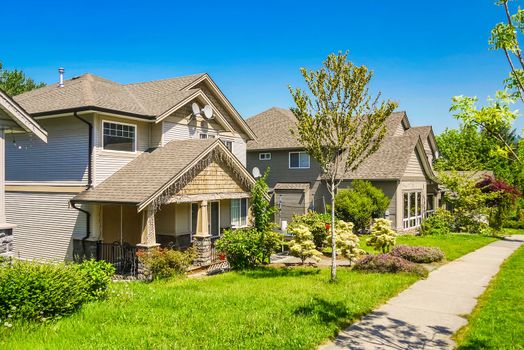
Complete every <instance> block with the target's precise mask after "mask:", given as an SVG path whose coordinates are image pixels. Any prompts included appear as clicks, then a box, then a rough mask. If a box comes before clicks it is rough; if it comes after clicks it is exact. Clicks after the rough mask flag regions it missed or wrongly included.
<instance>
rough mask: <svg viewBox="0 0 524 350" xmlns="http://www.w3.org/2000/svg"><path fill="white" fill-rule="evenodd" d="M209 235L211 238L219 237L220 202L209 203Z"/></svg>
mask: <svg viewBox="0 0 524 350" xmlns="http://www.w3.org/2000/svg"><path fill="white" fill-rule="evenodd" d="M208 209H209V211H208V214H209V233H210V234H211V236H213V237H218V236H219V235H220V202H209V207H208Z"/></svg>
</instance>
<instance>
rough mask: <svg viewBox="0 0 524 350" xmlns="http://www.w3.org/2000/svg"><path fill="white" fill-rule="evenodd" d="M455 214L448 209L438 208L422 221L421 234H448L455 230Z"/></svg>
mask: <svg viewBox="0 0 524 350" xmlns="http://www.w3.org/2000/svg"><path fill="white" fill-rule="evenodd" d="M453 221H454V218H453V215H452V214H451V213H450V212H449V211H448V210H446V209H437V210H436V211H435V213H434V214H433V215H431V216H430V217H429V218H427V219H425V220H424V221H422V225H421V227H420V234H422V235H423V236H426V235H446V234H449V233H451V231H452V230H453Z"/></svg>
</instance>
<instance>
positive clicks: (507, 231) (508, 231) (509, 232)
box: [502, 227, 524, 235]
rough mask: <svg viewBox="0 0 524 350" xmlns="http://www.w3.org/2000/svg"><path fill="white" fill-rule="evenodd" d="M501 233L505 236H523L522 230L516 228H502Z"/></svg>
mask: <svg viewBox="0 0 524 350" xmlns="http://www.w3.org/2000/svg"><path fill="white" fill-rule="evenodd" d="M502 233H503V234H505V235H524V229H518V228H507V227H505V228H503V229H502Z"/></svg>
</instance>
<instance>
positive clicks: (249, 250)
mask: <svg viewBox="0 0 524 350" xmlns="http://www.w3.org/2000/svg"><path fill="white" fill-rule="evenodd" d="M280 243H281V236H280V234H279V233H278V232H274V231H266V232H259V231H257V230H256V229H255V228H252V227H249V228H242V229H231V230H225V231H224V234H223V235H222V237H220V239H218V240H217V241H216V249H217V250H218V251H220V252H224V253H226V256H227V261H228V262H229V265H230V266H231V268H232V269H234V270H242V269H250V268H253V267H256V266H258V265H260V264H262V263H264V262H265V261H266V260H267V258H268V257H269V256H270V255H271V254H272V253H274V252H276V251H278V249H279V248H280Z"/></svg>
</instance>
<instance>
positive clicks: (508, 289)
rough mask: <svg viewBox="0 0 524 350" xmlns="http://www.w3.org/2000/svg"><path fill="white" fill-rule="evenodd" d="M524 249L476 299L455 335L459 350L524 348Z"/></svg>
mask: <svg viewBox="0 0 524 350" xmlns="http://www.w3.org/2000/svg"><path fill="white" fill-rule="evenodd" d="M523 285H524V247H521V248H519V249H518V250H517V251H516V252H515V253H514V254H513V255H512V256H511V257H510V258H509V259H508V260H507V261H506V262H505V263H504V265H503V266H502V269H501V270H500V272H499V273H498V274H497V276H496V277H495V278H494V279H493V280H492V281H491V283H490V285H489V287H488V289H487V290H486V291H485V292H484V294H483V295H482V296H481V297H480V299H479V303H478V304H477V307H476V308H475V310H474V311H473V313H472V314H471V316H470V317H469V324H468V325H467V326H466V327H464V328H462V329H461V330H460V331H459V332H458V334H457V335H456V340H457V344H458V348H459V349H524V294H523V293H522V286H523Z"/></svg>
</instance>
